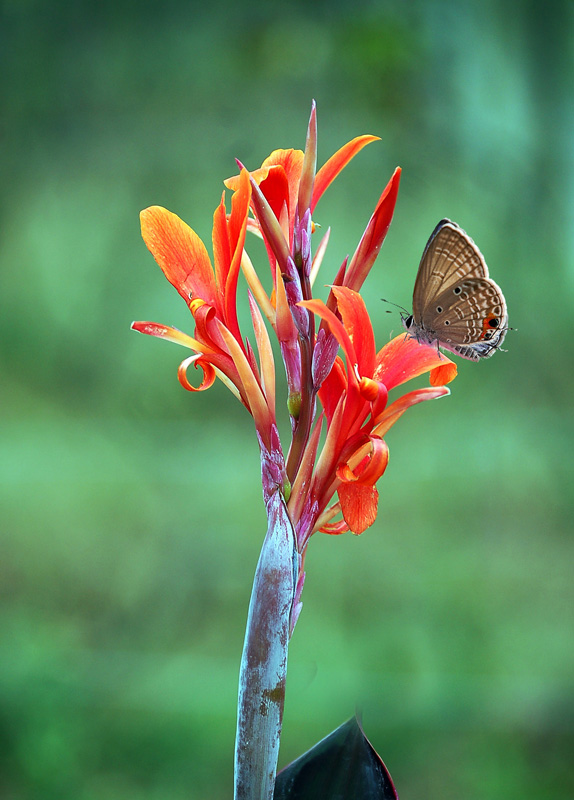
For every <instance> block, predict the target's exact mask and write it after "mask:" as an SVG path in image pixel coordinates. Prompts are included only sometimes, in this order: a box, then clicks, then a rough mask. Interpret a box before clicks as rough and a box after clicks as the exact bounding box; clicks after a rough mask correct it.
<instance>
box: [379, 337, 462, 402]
mask: <svg viewBox="0 0 574 800" xmlns="http://www.w3.org/2000/svg"><path fill="white" fill-rule="evenodd" d="M431 370H432V371H433V372H431ZM435 370H437V372H436V373H435V372H434V371H435ZM425 372H431V383H432V385H433V386H442V385H444V384H445V383H449V381H452V380H453V379H454V378H455V376H456V372H457V368H456V364H455V363H454V362H453V361H451V360H450V358H447V356H445V355H443V354H442V353H439V351H438V350H437V348H436V347H435V346H433V345H429V344H419V343H418V342H417V341H416V339H413V337H412V336H409V335H408V333H400V334H399V335H398V336H395V338H394V339H391V341H390V342H387V344H386V345H385V346H384V347H383V348H381V350H379V352H378V353H377V358H376V366H375V371H374V374H373V377H374V378H375V379H376V380H379V381H382V382H383V383H384V384H385V386H386V387H387V389H388V390H389V391H390V390H391V389H393V388H394V387H395V386H400V384H401V383H405V382H406V381H410V380H411V378H416V377H417V376H418V375H422V374H423V373H425Z"/></svg>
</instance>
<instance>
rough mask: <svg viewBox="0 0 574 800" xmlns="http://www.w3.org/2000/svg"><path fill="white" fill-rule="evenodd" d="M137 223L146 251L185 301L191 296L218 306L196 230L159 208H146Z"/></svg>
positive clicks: (211, 278)
mask: <svg viewBox="0 0 574 800" xmlns="http://www.w3.org/2000/svg"><path fill="white" fill-rule="evenodd" d="M140 220H141V230H142V236H143V239H144V241H145V243H146V245H147V247H148V250H149V251H150V253H151V254H152V255H153V257H154V258H155V260H156V261H157V263H158V264H159V266H160V267H161V269H162V270H163V273H164V275H165V277H166V278H167V279H168V281H169V282H170V283H171V284H172V286H175V288H176V289H177V291H178V292H179V293H180V295H181V296H182V297H183V298H184V299H185V300H186V302H188V301H189V299H190V296H193V297H199V298H201V299H202V300H205V302H206V303H209V304H210V305H212V306H216V307H217V293H216V288H215V276H214V273H213V269H212V267H211V262H210V260H209V256H208V254H207V250H206V249H205V245H204V244H203V242H202V241H201V239H200V238H199V236H198V235H197V234H196V233H195V231H193V230H192V229H191V228H190V227H189V225H186V223H185V222H183V220H181V219H180V218H179V217H178V216H176V214H172V213H171V211H167V210H166V209H165V208H161V207H160V206H151V208H146V209H145V210H144V211H142V212H141V214H140Z"/></svg>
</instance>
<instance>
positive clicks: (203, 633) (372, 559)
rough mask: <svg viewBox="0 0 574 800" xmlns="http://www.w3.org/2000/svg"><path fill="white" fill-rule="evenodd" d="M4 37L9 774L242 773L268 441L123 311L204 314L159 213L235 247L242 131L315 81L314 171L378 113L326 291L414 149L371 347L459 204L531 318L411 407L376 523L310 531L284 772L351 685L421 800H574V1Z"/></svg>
mask: <svg viewBox="0 0 574 800" xmlns="http://www.w3.org/2000/svg"><path fill="white" fill-rule="evenodd" d="M0 31H1V32H0V36H1V38H2V46H1V49H0V64H1V71H2V81H1V83H0V92H1V96H2V101H1V108H2V114H1V121H0V131H1V137H2V138H1V141H2V158H1V161H0V170H1V181H2V191H1V192H0V203H1V210H2V226H1V236H0V251H1V260H2V264H1V273H0V281H1V298H2V315H1V321H0V325H1V334H0V337H1V338H0V342H1V344H0V348H1V356H0V357H1V370H2V380H1V390H0V391H1V395H2V418H3V422H2V431H1V446H2V460H1V469H2V481H1V490H0V491H1V495H0V503H1V515H2V520H1V529H2V553H1V559H0V591H1V592H2V605H1V612H0V625H1V636H0V758H1V759H2V764H1V768H0V796H1V797H2V798H6V799H7V800H36V798H41V799H42V800H43V799H44V798H46V800H51V798H58V800H144V799H145V800H160V798H161V800H165V799H166V798H169V799H170V800H180V799H181V800H183V798H186V800H190V799H191V800H195V798H202V799H205V800H219V799H220V798H221V800H223V798H229V797H230V796H231V787H232V760H233V758H232V754H233V740H234V732H235V731H234V726H235V702H236V690H237V673H238V666H239V658H240V652H241V646H242V639H243V632H244V623H245V618H246V611H247V604H248V600H249V594H250V587H251V580H252V576H253V572H254V569H255V564H256V560H257V556H258V552H259V547H260V545H261V542H262V538H263V535H264V530H265V517H264V512H263V507H262V501H261V490H260V484H259V463H258V454H257V447H256V442H255V437H254V435H253V430H252V422H251V419H250V418H249V417H248V415H247V414H246V413H245V412H244V411H243V409H242V408H241V407H240V406H239V404H237V403H236V402H235V401H234V400H233V398H232V397H231V396H230V395H229V393H228V392H227V391H226V390H225V389H224V388H223V387H222V386H221V384H218V385H217V386H216V387H214V388H213V389H212V390H211V391H210V392H207V393H205V394H203V395H198V396H192V395H189V394H188V393H186V392H184V391H183V390H182V389H181V387H180V386H179V384H178V382H177V379H176V367H177V365H178V363H179V360H180V359H181V358H182V356H183V355H184V353H183V350H180V349H179V348H177V347H175V346H174V345H173V346H172V345H169V344H167V343H164V342H161V341H157V340H153V339H148V338H144V337H142V336H139V335H137V334H135V333H133V332H130V330H129V324H130V322H131V320H132V319H151V320H156V321H159V322H165V323H171V324H174V325H176V326H178V327H180V328H182V329H184V330H188V331H190V332H191V324H190V322H191V320H190V317H189V314H188V312H187V309H186V307H185V304H184V303H183V302H182V301H181V300H180V299H179V298H178V296H177V294H176V293H175V291H174V290H173V289H172V288H171V287H170V286H169V284H168V283H167V282H166V281H165V279H164V278H163V276H162V275H161V273H160V270H159V268H158V267H157V266H156V265H155V263H154V262H153V259H152V258H151V256H150V255H149V253H148V252H147V250H146V248H145V246H144V244H143V242H142V240H141V238H140V234H139V223H138V213H139V211H140V209H142V208H144V207H145V206H148V205H151V204H161V205H165V206H166V207H168V208H170V209H171V210H172V211H175V212H176V213H178V214H179V215H180V216H181V217H183V218H184V219H185V220H186V221H188V222H189V223H190V224H191V225H192V226H193V227H194V229H195V230H196V231H197V232H198V233H199V234H200V235H201V236H202V237H203V238H204V239H205V240H206V241H207V242H208V243H209V241H210V236H211V217H212V213H213V209H214V208H215V207H216V205H217V203H218V202H219V198H220V194H221V189H222V180H223V179H224V178H225V177H227V176H229V175H230V174H233V173H234V171H235V164H234V158H235V157H236V156H237V157H239V158H240V159H241V160H242V161H243V162H244V163H245V164H246V165H247V166H248V167H249V168H252V169H253V168H255V167H256V166H258V165H259V164H260V163H261V161H262V160H263V158H265V157H266V156H267V155H268V153H269V152H271V150H273V149H275V148H277V147H291V146H294V147H303V145H304V137H305V131H306V125H307V120H308V115H309V110H310V104H311V100H312V98H315V99H316V101H317V104H318V119H319V164H321V163H323V162H324V161H325V160H326V159H327V158H328V157H329V156H330V155H331V154H332V153H333V152H334V151H335V150H336V149H337V148H338V147H339V146H341V145H342V144H343V143H344V142H346V141H347V140H349V139H350V138H352V137H353V136H356V135H358V134H361V133H373V134H377V135H379V136H380V137H381V139H382V141H381V142H379V143H376V144H373V145H370V146H369V147H368V148H367V149H366V150H365V151H363V152H362V153H361V154H360V155H359V156H358V157H357V158H356V159H355V161H353V162H352V164H351V165H350V166H349V167H348V168H347V170H346V171H345V173H343V175H341V176H340V178H339V179H338V180H337V182H336V183H335V184H334V185H333V187H332V188H331V189H330V191H329V193H328V194H327V195H326V196H325V198H324V200H322V202H321V204H320V206H319V208H318V211H317V214H316V220H317V221H318V222H320V223H321V225H322V226H323V227H326V226H328V225H332V226H333V233H332V240H331V245H330V250H329V253H328V257H327V259H326V261H325V264H324V267H323V274H322V276H321V277H322V279H323V280H320V281H319V282H320V283H321V284H322V283H323V282H325V283H326V282H328V281H329V280H330V279H332V276H333V275H334V271H335V269H336V267H337V266H338V265H339V264H340V262H341V260H342V259H343V257H344V256H345V254H347V253H349V252H352V251H353V250H354V248H355V246H356V243H357V241H358V239H359V237H360V235H361V233H362V230H363V228H364V226H365V224H366V222H367V219H368V217H369V216H370V214H371V212H372V210H373V208H374V205H375V203H376V200H377V199H378V196H379V194H380V192H381V191H382V189H383V187H384V185H385V183H386V181H387V180H388V177H389V176H390V174H391V172H392V170H393V168H394V167H395V166H396V165H397V164H400V165H401V166H402V167H403V170H404V173H403V181H402V185H401V191H400V194H399V201H398V205H397V210H396V214H395V219H394V222H393V225H392V227H391V230H390V233H389V236H388V238H387V240H386V242H385V245H384V248H383V250H382V253H381V255H380V257H379V260H378V262H377V264H376V267H375V269H374V270H373V273H372V274H371V276H370V278H369V280H368V282H367V284H366V286H365V291H364V295H365V298H366V301H367V304H368V306H369V308H370V310H371V312H372V316H373V320H374V323H375V326H376V330H377V335H378V342H379V345H381V344H382V343H384V341H386V340H387V339H388V337H389V334H390V331H391V329H394V331H395V332H397V331H398V329H399V320H398V315H397V314H393V315H392V316H391V315H389V314H386V313H385V307H384V304H382V303H381V302H380V298H381V297H387V298H389V299H391V300H393V301H395V302H397V303H402V304H404V305H408V304H409V303H410V299H411V293H412V287H413V282H414V277H415V274H416V269H417V265H418V261H419V258H420V254H421V252H422V249H423V247H424V244H425V242H426V240H427V237H428V236H429V234H430V233H431V231H432V230H433V227H434V226H435V224H436V223H437V221H438V220H439V219H441V218H442V217H443V216H448V217H451V218H452V219H454V220H456V221H457V222H458V223H459V224H460V225H462V226H463V227H464V228H465V229H466V230H467V231H468V232H469V233H470V235H471V236H472V237H473V238H474V239H475V240H476V241H477V242H478V243H479V245H480V247H481V249H482V251H483V252H484V254H485V256H486V259H487V262H488V264H489V265H490V269H491V273H492V274H493V276H494V278H495V279H496V280H497V281H498V282H499V283H500V284H501V286H502V287H503V289H504V292H505V294H506V298H507V301H508V306H509V312H510V323H511V324H512V325H513V326H514V327H515V328H517V329H518V330H517V331H516V332H513V333H510V334H509V335H508V336H507V339H506V344H507V348H508V352H507V353H500V354H497V355H496V356H495V357H494V358H493V359H492V360H490V361H487V362H485V363H481V364H478V365H475V364H471V363H469V362H461V363H460V364H459V377H458V378H457V380H456V382H455V383H454V385H453V387H452V388H453V394H452V396H451V397H450V398H448V399H445V400H443V401H441V402H440V403H428V404H424V405H422V406H419V407H418V408H415V409H413V410H412V411H411V412H409V414H407V415H406V416H405V417H404V418H403V419H402V420H401V421H400V423H399V424H398V425H397V426H396V428H394V429H393V430H392V432H391V433H390V434H389V437H388V442H389V446H390V449H391V463H390V466H389V469H388V471H387V473H386V475H385V477H384V479H383V480H382V481H381V483H380V494H381V502H380V514H379V518H378V520H377V522H376V524H375V525H374V526H373V528H371V529H370V530H369V531H368V532H366V533H365V534H364V535H363V536H362V537H360V538H357V537H353V536H351V535H347V536H344V537H338V538H329V537H325V536H321V535H317V536H316V537H315V538H314V539H313V541H312V543H311V546H310V552H309V556H308V560H307V567H308V570H307V575H308V577H307V584H306V587H305V592H304V595H303V600H304V608H303V613H302V616H301V618H300V621H299V623H298V626H297V629H296V631H295V635H294V638H293V641H292V645H291V649H290V668H289V678H288V687H287V703H286V710H285V719H284V732H283V738H282V748H281V755H280V765H285V764H286V763H288V762H289V761H290V760H292V759H293V758H295V757H296V756H297V755H299V754H301V753H302V752H303V751H304V750H306V749H307V748H309V747H310V746H312V745H313V744H314V743H315V742H316V741H317V740H319V739H320V738H322V737H323V736H324V735H326V734H327V733H329V732H330V731H331V730H332V729H333V728H335V727H336V726H338V725H339V724H340V723H342V722H343V721H344V720H345V719H347V718H348V717H349V716H351V715H352V714H353V713H354V711H355V708H356V707H357V708H359V709H360V710H362V714H363V722H364V727H365V730H366V733H367V735H368V736H369V738H370V739H371V741H372V743H373V744H374V746H375V747H376V749H377V750H378V752H379V753H380V754H381V755H382V757H383V758H384V759H385V761H386V763H387V765H388V767H389V769H390V771H391V774H392V775H393V778H394V780H395V782H396V784H397V787H398V790H399V793H400V794H401V797H402V798H404V799H405V800H409V798H412V799H413V800H414V799H415V798H437V799H438V798H440V799H441V800H460V798H465V800H503V798H504V800H519V799H520V800H522V798H525V797H531V796H536V797H537V798H556V800H558V799H560V800H562V799H564V800H566V798H568V800H570V798H572V797H573V796H574V777H573V774H572V761H571V759H572V752H573V749H574V748H573V738H574V737H573V730H574V707H573V693H572V689H573V686H572V681H573V674H574V664H573V661H574V658H573V649H572V632H573V631H572V624H571V623H572V617H571V613H572V595H573V588H572V536H571V531H570V521H571V518H572V442H573V438H572V433H573V430H572V428H573V426H572V403H571V401H570V397H571V392H572V389H573V383H572V381H573V378H572V350H571V335H569V334H567V325H568V324H569V322H570V321H571V318H572V312H573V308H574V302H573V301H574V266H573V265H574V258H573V256H574V225H573V219H574V188H573V187H574V144H573V143H574V140H573V136H572V128H573V125H574V105H573V97H572V75H573V74H574V46H573V42H574V6H573V4H572V3H571V2H569V0H563V2H549V3H534V2H527V0H522V1H519V2H515V3H508V4H505V3H501V2H491V1H490V0H482V1H481V2H478V0H477V1H476V2H470V3H465V2H455V0H434V1H433V2H429V1H428V0H410V2H397V1H395V2H384V1H383V0H379V1H378V2H362V1H361V0H358V1H357V0H355V2H351V1H350V0H339V2H337V1H336V0H335V1H334V2H328V3H327V2H314V3H302V2H301V3H297V2H292V3H277V2H265V3H262V2H261V0H254V2H252V3H249V4H247V3H235V2H233V0H229V2H227V3H226V2H212V3H201V4H199V3H194V2H187V3H184V2H178V1H177V0H167V2H162V3H159V2H157V3H153V2H144V3H136V2H130V0H114V1H113V2H112V1H111V0H104V1H103V2H99V3H93V4H89V3H82V2H80V3H75V4H74V3H66V2H58V0H55V2H51V3H48V2H46V0H5V2H4V3H3V4H2V19H1V26H0ZM260 263H261V264H262V263H263V262H262V261H261V262H260Z"/></svg>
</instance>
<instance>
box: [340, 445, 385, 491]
mask: <svg viewBox="0 0 574 800" xmlns="http://www.w3.org/2000/svg"><path fill="white" fill-rule="evenodd" d="M349 450H350V451H351V453H350V454H349V455H347V456H345V453H348V452H349ZM342 455H343V458H342V462H341V463H340V464H339V466H338V467H337V478H339V480H341V481H343V482H344V483H355V482H356V483H361V484H365V485H367V486H374V485H375V483H376V482H377V481H378V480H379V478H380V477H381V475H382V474H383V472H384V471H385V470H386V468H387V464H388V463H389V448H388V447H387V444H386V442H385V441H384V440H383V439H381V438H380V436H365V435H364V434H358V435H357V436H356V437H353V439H351V440H350V441H349V442H348V443H347V445H346V446H345V448H344V451H343V454H342Z"/></svg>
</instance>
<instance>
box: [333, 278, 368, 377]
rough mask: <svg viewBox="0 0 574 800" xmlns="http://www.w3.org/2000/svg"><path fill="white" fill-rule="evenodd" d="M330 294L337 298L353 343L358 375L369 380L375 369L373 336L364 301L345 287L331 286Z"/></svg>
mask: <svg viewBox="0 0 574 800" xmlns="http://www.w3.org/2000/svg"><path fill="white" fill-rule="evenodd" d="M332 292H333V294H334V295H335V297H336V298H337V308H338V309H339V312H340V314H341V317H342V318H343V324H344V326H345V330H346V331H347V333H348V334H349V338H350V339H351V341H352V342H353V346H354V348H355V353H356V355H357V363H358V365H359V373H360V375H361V376H366V377H367V378H370V377H371V375H372V374H373V370H374V368H375V334H374V333H373V326H372V323H371V318H370V317H369V312H368V311H367V307H366V306H365V301H364V300H363V298H362V297H361V295H360V294H358V293H357V292H354V291H353V290H352V289H348V288H347V287H346V286H333V287H332Z"/></svg>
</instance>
